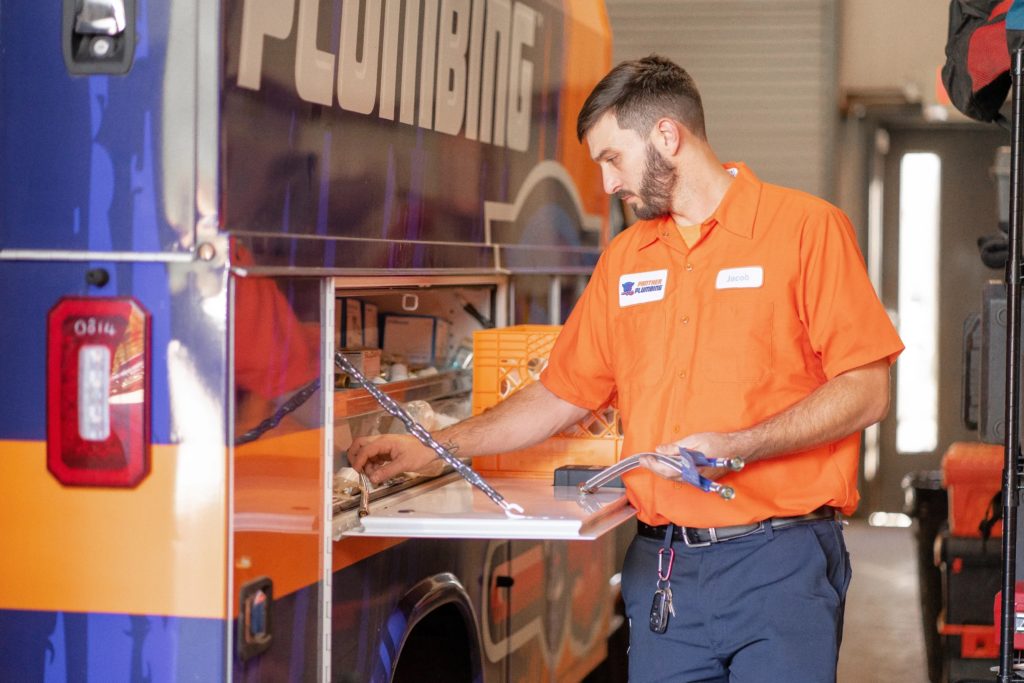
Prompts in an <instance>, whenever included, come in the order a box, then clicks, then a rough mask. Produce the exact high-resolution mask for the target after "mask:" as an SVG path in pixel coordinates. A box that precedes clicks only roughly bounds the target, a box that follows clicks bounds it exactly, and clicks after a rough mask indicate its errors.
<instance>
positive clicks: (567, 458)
mask: <svg viewBox="0 0 1024 683" xmlns="http://www.w3.org/2000/svg"><path fill="white" fill-rule="evenodd" d="M561 329H562V327H561V326H560V325H515V326H513V327H504V328H499V329H492V330H479V331H477V332H475V333H474V334H473V414H474V415H478V414H480V413H482V412H483V411H484V410H486V409H488V408H491V407H493V406H495V405H497V404H498V403H500V402H501V401H503V400H504V399H506V398H508V397H509V396H511V395H512V394H514V393H516V392H517V391H519V390H520V389H522V388H523V387H525V386H526V385H528V384H531V383H533V382H535V381H537V380H538V379H539V378H540V373H541V372H542V371H543V370H544V368H545V367H547V363H548V355H549V354H550V353H551V349H552V347H554V345H555V339H556V338H557V337H558V333H559V331H561ZM621 445H622V431H621V428H620V426H619V416H618V411H617V410H616V409H615V408H614V407H608V408H606V409H604V410H600V411H594V412H592V413H591V414H590V415H588V416H587V417H585V418H584V419H582V420H580V422H578V423H577V424H575V425H573V426H571V427H569V428H568V429H566V430H565V431H564V432H563V433H562V434H558V435H556V436H553V437H551V438H550V439H548V440H547V441H545V442H544V443H542V444H538V445H536V446H532V447H530V448H524V449H523V450H519V451H513V452H511V453H503V454H501V455H494V456H486V457H478V458H474V460H473V467H474V469H477V470H479V471H481V472H494V473H498V472H500V473H501V474H502V475H504V476H523V477H536V476H550V475H551V472H552V471H553V470H554V469H555V468H556V467H561V466H562V465H570V464H574V465H601V466H608V465H612V464H615V462H617V461H618V459H619V449H620V447H621Z"/></svg>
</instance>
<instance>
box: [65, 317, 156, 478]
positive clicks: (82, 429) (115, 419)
mask: <svg viewBox="0 0 1024 683" xmlns="http://www.w3.org/2000/svg"><path fill="white" fill-rule="evenodd" d="M150 367H151V364H150V322H149V313H147V312H146V310H145V309H144V308H142V306H141V305H140V304H139V303H138V302H137V301H135V300H134V299H132V298H128V297H117V298H107V297H64V298H62V299H61V300H60V301H58V302H57V304H56V305H55V306H54V307H53V308H52V309H50V313H49V316H48V318H47V353H46V375H47V377H46V402H47V410H46V413H47V415H46V422H47V426H46V466H47V468H48V469H49V470H50V472H51V473H52V474H53V475H54V476H55V477H56V478H57V480H58V481H60V482H61V483H62V484H65V485H68V486H120V487H132V486H136V485H137V484H138V483H139V482H141V481H142V480H143V479H145V478H146V475H148V474H149V467H150V453H149V421H150V405H151V403H152V400H151V397H150Z"/></svg>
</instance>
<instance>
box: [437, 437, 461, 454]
mask: <svg viewBox="0 0 1024 683" xmlns="http://www.w3.org/2000/svg"><path fill="white" fill-rule="evenodd" d="M441 445H442V446H444V449H445V450H446V451H448V452H449V453H451V454H452V455H455V454H456V453H458V452H459V444H457V443H455V442H454V441H452V440H451V439H449V440H447V441H445V442H444V443H442V444H441Z"/></svg>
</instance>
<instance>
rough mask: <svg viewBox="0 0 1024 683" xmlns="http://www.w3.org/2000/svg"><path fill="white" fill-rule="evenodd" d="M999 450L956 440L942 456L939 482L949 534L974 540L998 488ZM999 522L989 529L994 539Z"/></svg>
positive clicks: (985, 445)
mask: <svg viewBox="0 0 1024 683" xmlns="http://www.w3.org/2000/svg"><path fill="white" fill-rule="evenodd" d="M1002 475H1003V447H1002V446H993V445H988V444H983V443H973V442H966V441H958V442H955V443H953V444H950V446H949V448H948V449H947V450H946V452H945V454H944V455H943V456H942V481H943V484H944V485H945V487H946V492H947V493H948V495H949V533H951V534H952V535H954V536H972V537H975V538H978V537H980V536H981V532H980V531H979V530H978V524H980V523H981V520H982V519H984V517H985V513H986V512H988V509H989V506H990V505H991V503H992V497H993V496H995V495H996V492H998V491H999V489H1000V487H1001V486H1002V482H1003V480H1002ZM1002 531H1003V525H1002V522H997V523H996V524H995V525H994V526H993V527H992V536H993V537H994V538H996V539H998V538H999V536H1000V534H1002Z"/></svg>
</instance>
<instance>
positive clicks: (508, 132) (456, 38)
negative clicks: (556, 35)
mask: <svg viewBox="0 0 1024 683" xmlns="http://www.w3.org/2000/svg"><path fill="white" fill-rule="evenodd" d="M296 3H298V18H297V21H296V16H295V14H296V12H295V10H296ZM319 19H320V0H246V2H245V8H244V10H243V13H242V39H241V46H240V51H239V58H238V85H239V87H242V88H248V89H250V90H259V89H260V85H261V81H262V76H263V42H264V38H265V37H267V36H269V37H271V38H277V39H281V40H284V39H287V38H288V37H289V36H290V35H291V34H292V31H293V29H294V31H295V91H296V93H297V94H298V96H299V98H300V99H302V100H304V101H306V102H312V103H314V104H321V105H324V106H331V105H332V104H333V102H334V96H335V92H337V104H338V106H339V107H341V108H342V109H344V110H346V111H352V112H357V113H360V114H367V115H369V114H372V113H373V111H374V108H375V107H376V110H377V116H379V117H380V118H382V119H388V120H391V121H393V120H395V116H396V108H397V116H398V121H399V122H401V123H404V124H408V125H418V126H419V127H421V128H427V129H430V130H436V131H438V132H441V133H447V134H448V135H458V134H459V132H460V131H463V132H464V135H465V136H466V137H467V138H469V139H471V140H479V141H480V142H484V143H488V144H493V145H497V146H500V147H509V148H511V149H514V150H518V151H525V150H526V149H527V148H528V147H529V145H530V128H531V123H532V119H531V116H530V105H531V100H532V96H533V63H532V62H531V61H530V60H529V59H528V58H527V57H526V55H525V54H524V48H528V47H533V45H534V44H535V40H536V30H537V27H538V26H539V25H540V24H541V17H540V14H539V13H538V12H537V11H536V10H534V9H533V8H532V7H529V6H527V5H526V4H524V3H523V2H518V1H517V0H405V2H404V3H403V2H402V0H344V2H343V3H342V10H341V18H340V24H341V25H340V27H339V28H340V31H339V32H338V34H339V40H338V46H337V54H335V53H333V52H329V51H325V50H321V49H320V48H319V47H317V44H316V37H317V33H318V23H319ZM360 19H361V20H362V21H360ZM421 24H422V30H420V26H421ZM400 35H401V37H402V40H401V43H402V44H401V49H400V46H399V36H400ZM335 84H337V88H336V89H335ZM399 84H401V87H400V91H399V92H396V87H397V86H398V85H399ZM417 109H418V111H417Z"/></svg>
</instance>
